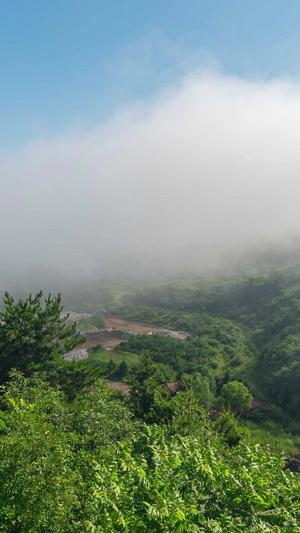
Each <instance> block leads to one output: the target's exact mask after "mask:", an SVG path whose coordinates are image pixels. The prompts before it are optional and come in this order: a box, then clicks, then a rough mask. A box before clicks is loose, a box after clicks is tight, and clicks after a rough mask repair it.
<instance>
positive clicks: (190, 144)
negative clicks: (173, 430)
mask: <svg viewBox="0 0 300 533" xmlns="http://www.w3.org/2000/svg"><path fill="white" fill-rule="evenodd" d="M299 128H300V86H299V84H298V83H296V82H294V81H291V80H287V79H286V80H282V79H277V80H276V79H274V80H268V81H264V80H252V81H251V80H250V81H249V80H247V81H246V80H243V79H240V78H238V77H233V76H225V75H222V74H221V73H215V72H208V71H204V72H203V71H195V72H193V73H190V74H189V75H187V76H186V77H185V78H184V79H182V80H181V83H179V84H177V85H176V86H173V87H168V88H165V89H164V90H162V91H161V92H159V93H157V95H156V97H155V98H153V99H152V100H151V101H142V102H137V103H136V105H133V106H131V107H130V108H127V109H123V110H122V111H120V112H119V113H117V114H116V115H115V116H113V117H112V118H111V120H110V121H108V122H107V123H105V124H99V125H98V126H95V127H94V128H93V129H92V130H90V131H88V132H87V131H85V132H80V131H70V132H69V133H66V134H65V135H63V136H60V137H57V138H52V139H51V140H40V141H36V142H34V143H31V144H29V145H28V146H26V147H24V148H23V149H21V150H17V151H13V152H12V151H11V152H10V153H8V152H7V153H6V152H4V151H2V153H1V156H0V162H1V165H0V166H1V170H0V180H1V185H2V191H3V195H2V201H1V214H0V217H1V225H2V231H1V235H0V245H1V250H2V262H1V264H2V266H1V279H2V280H3V282H4V283H5V284H8V285H11V284H15V283H20V284H22V280H25V279H27V280H28V279H29V278H30V277H32V278H33V280H37V279H39V281H40V283H41V284H42V283H43V281H47V280H49V279H51V278H53V279H58V280H59V279H60V280H62V281H63V280H65V281H66V282H71V281H72V282H76V281H78V282H80V280H82V279H87V278H89V277H95V276H96V277H98V276H101V275H112V274H114V273H115V274H116V275H122V274H124V275H125V276H126V275H128V274H129V275H130V276H132V275H136V276H139V275H141V273H142V274H144V275H150V274H152V275H153V274H154V275H156V274H157V275H165V274H167V273H169V272H170V271H173V270H177V271H179V270H180V269H185V270H202V271H203V270H207V269H218V268H223V267H224V261H225V259H224V258H225V257H226V258H227V259H226V261H229V263H234V262H238V260H239V258H240V257H243V256H245V255H247V253H248V252H249V251H250V250H253V249H254V248H258V249H259V250H261V249H262V248H266V249H269V248H270V249H276V248H281V247H282V246H283V249H285V248H289V247H290V246H291V247H292V248H293V246H294V243H295V242H296V244H297V243H298V242H299V241H298V240H297V236H298V235H299V228H300V214H299V193H300V184H299V176H298V173H299V170H298V169H299V163H300V154H299V142H298V137H299V133H298V132H299ZM296 248H297V246H296ZM251 253H252V252H251ZM250 255H251V254H250Z"/></svg>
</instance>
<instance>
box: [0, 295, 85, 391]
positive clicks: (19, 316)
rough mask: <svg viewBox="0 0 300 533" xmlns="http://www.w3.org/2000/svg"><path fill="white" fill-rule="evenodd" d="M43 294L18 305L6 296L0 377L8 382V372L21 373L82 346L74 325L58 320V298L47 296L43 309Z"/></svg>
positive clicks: (1, 314)
mask: <svg viewBox="0 0 300 533" xmlns="http://www.w3.org/2000/svg"><path fill="white" fill-rule="evenodd" d="M42 296H43V293H42V291H41V292H39V293H37V294H36V295H35V296H31V295H29V297H28V298H26V300H19V301H18V302H17V303H16V302H15V300H14V298H13V297H12V296H10V295H9V294H8V293H7V292H6V293H5V298H4V304H5V311H2V312H0V375H1V382H2V383H4V382H5V381H7V379H8V375H9V371H10V370H11V368H16V369H18V370H20V371H22V372H26V371H28V369H29V368H32V367H33V366H34V365H37V364H39V365H41V364H43V363H45V362H46V361H48V360H50V359H54V358H55V357H60V358H61V355H62V354H63V353H64V352H65V351H68V350H71V349H72V348H73V347H74V346H76V345H78V344H80V343H82V342H84V340H83V339H81V338H80V334H79V333H77V332H76V324H73V325H67V324H66V320H67V318H66V317H65V318H60V314H61V311H62V307H61V297H60V295H58V296H56V297H54V298H52V297H51V295H50V294H49V296H48V298H47V299H46V300H45V303H44V305H42V303H41V299H42Z"/></svg>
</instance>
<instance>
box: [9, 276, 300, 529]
mask: <svg viewBox="0 0 300 533" xmlns="http://www.w3.org/2000/svg"><path fill="white" fill-rule="evenodd" d="M299 291H300V269H298V267H294V268H293V269H288V270H282V271H278V272H275V273H270V274H265V275H262V276H259V277H251V278H246V277H244V278H240V279H220V278H219V279H214V280H211V279H193V280H189V281H182V280H181V281H176V280H172V281H165V282H163V283H157V284H155V285H151V286H150V285H149V284H148V285H144V286H140V287H133V286H128V285H127V286H125V285H119V286H110V287H108V286H106V287H103V286H102V287H99V290H98V288H97V287H94V288H93V292H92V293H91V294H90V295H89V294H88V292H85V293H84V295H82V294H81V296H80V299H81V301H80V299H79V298H78V297H77V296H76V292H75V291H74V293H73V294H72V302H73V308H75V307H76V308H77V309H79V310H82V311H85V310H86V309H87V307H90V309H100V308H104V307H105V309H106V310H107V311H109V312H110V313H112V314H114V315H117V316H120V317H123V318H127V319H130V320H136V321H139V322H147V323H148V324H153V325H157V326H160V327H165V328H167V329H170V330H175V331H186V332H188V333H189V337H188V338H187V339H186V340H185V341H182V340H178V339H176V338H172V337H168V336H163V335H156V334H152V335H149V334H148V335H131V337H130V338H129V340H128V341H127V342H122V343H121V344H120V345H119V346H118V347H116V348H115V349H114V350H113V351H110V352H109V351H108V352H107V351H106V350H104V349H103V348H102V347H101V346H99V347H96V348H95V349H94V348H93V349H90V351H89V357H88V358H87V359H85V360H83V361H74V362H66V361H65V360H64V357H63V355H64V353H65V352H66V350H68V349H69V348H70V347H72V346H75V345H76V344H78V343H79V344H80V343H81V342H83V339H82V338H81V336H80V335H79V334H78V331H76V325H73V326H70V325H68V324H67V323H66V318H65V317H64V318H61V311H62V308H61V301H60V298H59V297H58V298H51V297H49V298H47V299H46V301H45V302H44V301H43V299H42V294H41V293H39V294H38V295H36V297H29V298H27V299H25V300H21V301H14V300H13V298H11V297H10V296H9V295H7V296H6V298H5V302H4V303H5V310H4V311H3V312H2V313H1V317H0V319H1V324H0V371H1V374H0V375H1V382H2V387H1V395H0V501H1V502H2V505H1V509H0V531H2V532H3V533H46V532H47V533H48V532H57V533H58V532H70V533H71V532H76V531H77V532H84V531H90V532H95V531H103V532H111V533H113V532H116V531H120V532H128V533H131V532H135V531H140V532H147V533H148V532H153V533H156V532H170V533H172V532H203V533H204V532H211V533H221V532H226V531H227V532H228V533H240V532H245V533H246V532H247V533H252V532H253V533H254V532H259V533H263V532H277V531H278V532H281V531H283V532H286V533H295V532H299V531H300V504H299V502H300V476H299V474H297V473H292V472H290V470H289V468H287V464H291V463H288V459H289V458H290V457H291V456H292V455H293V454H294V453H296V452H298V451H299V449H300V439H299V436H298V435H297V433H299V432H300V419H299V409H298V407H299V402H300V394H299V392H298V390H299V384H300V372H299V368H300V358H299V346H300V345H299V338H300V333H299V320H300V314H299V312H300V307H299ZM64 298H65V301H66V302H67V304H68V300H67V295H65V296H64ZM68 307H69V306H68ZM107 378H110V379H118V380H123V381H124V382H125V383H126V384H127V386H128V391H129V393H128V395H127V396H124V395H123V393H122V392H121V391H115V390H114V389H111V388H109V387H108V386H107V384H106V380H107ZM170 382H171V385H170ZM168 383H169V385H167V384H168ZM176 391H177V393H176ZM253 397H255V399H256V400H258V401H260V402H264V404H263V405H265V406H266V411H264V412H259V411H255V410H254V411H252V410H251V405H252V400H253ZM216 414H217V416H214V415H216ZM280 452H283V453H280ZM298 463H299V457H298V458H297V456H296V458H295V460H294V463H293V464H296V465H297V464H298ZM293 470H295V468H293Z"/></svg>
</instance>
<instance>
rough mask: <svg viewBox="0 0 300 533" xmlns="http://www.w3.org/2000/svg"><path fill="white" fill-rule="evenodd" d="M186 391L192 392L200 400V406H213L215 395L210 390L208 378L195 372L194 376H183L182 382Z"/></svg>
mask: <svg viewBox="0 0 300 533" xmlns="http://www.w3.org/2000/svg"><path fill="white" fill-rule="evenodd" d="M180 383H181V385H182V386H183V388H184V389H186V390H192V391H193V392H194V393H195V396H196V398H197V399H198V402H199V405H202V407H205V408H207V409H208V408H209V407H211V405H212V404H213V401H214V395H213V393H212V392H211V390H210V382H209V379H208V378H207V377H206V376H203V375H202V374H200V372H195V373H194V374H183V375H182V377H181V381H180Z"/></svg>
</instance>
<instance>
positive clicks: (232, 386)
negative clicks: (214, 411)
mask: <svg viewBox="0 0 300 533" xmlns="http://www.w3.org/2000/svg"><path fill="white" fill-rule="evenodd" d="M251 402H252V394H251V393H250V392H249V390H248V389H247V387H245V385H244V384H243V383H240V382H239V381H229V383H226V384H225V385H223V387H222V390H221V395H220V396H219V398H218V400H217V403H218V406H219V407H221V408H226V409H239V410H242V411H243V410H244V409H249V407H250V406H251Z"/></svg>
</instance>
